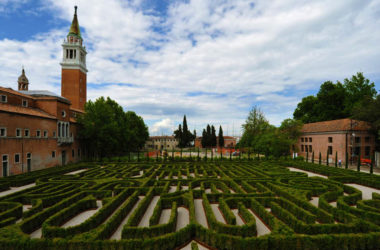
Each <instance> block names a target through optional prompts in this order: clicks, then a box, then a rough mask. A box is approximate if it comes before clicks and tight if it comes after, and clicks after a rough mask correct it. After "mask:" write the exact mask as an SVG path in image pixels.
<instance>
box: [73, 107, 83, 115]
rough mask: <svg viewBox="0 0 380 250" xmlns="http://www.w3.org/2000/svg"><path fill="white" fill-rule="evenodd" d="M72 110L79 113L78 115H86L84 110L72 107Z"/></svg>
mask: <svg viewBox="0 0 380 250" xmlns="http://www.w3.org/2000/svg"><path fill="white" fill-rule="evenodd" d="M70 110H71V111H74V112H77V113H81V114H84V110H81V109H76V108H73V107H70Z"/></svg>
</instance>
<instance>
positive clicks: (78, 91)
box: [61, 6, 87, 111]
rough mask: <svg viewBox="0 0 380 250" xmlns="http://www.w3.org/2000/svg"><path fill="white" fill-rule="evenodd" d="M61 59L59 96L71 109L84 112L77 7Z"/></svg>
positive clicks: (83, 59) (83, 64) (83, 66)
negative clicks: (63, 98)
mask: <svg viewBox="0 0 380 250" xmlns="http://www.w3.org/2000/svg"><path fill="white" fill-rule="evenodd" d="M62 48H63V58H62V62H61V66H62V82H61V96H63V97H65V98H67V99H69V100H70V101H71V107H72V108H75V109H79V110H83V111H84V104H85V103H86V100H87V68H86V54H87V52H86V47H85V46H83V39H82V37H81V34H80V29H79V23H78V17H77V6H75V12H74V18H73V21H72V23H71V27H70V31H69V34H68V35H67V37H66V39H65V40H64V41H63V44H62Z"/></svg>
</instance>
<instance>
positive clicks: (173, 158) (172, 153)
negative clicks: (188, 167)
mask: <svg viewBox="0 0 380 250" xmlns="http://www.w3.org/2000/svg"><path fill="white" fill-rule="evenodd" d="M172 161H174V147H173V148H172Z"/></svg>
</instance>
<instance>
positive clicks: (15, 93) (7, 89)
mask: <svg viewBox="0 0 380 250" xmlns="http://www.w3.org/2000/svg"><path fill="white" fill-rule="evenodd" d="M0 90H1V91H4V92H8V93H10V94H13V95H18V96H22V97H26V98H29V99H35V98H34V97H33V96H30V95H27V94H24V93H21V92H19V91H16V90H13V89H11V88H4V87H0Z"/></svg>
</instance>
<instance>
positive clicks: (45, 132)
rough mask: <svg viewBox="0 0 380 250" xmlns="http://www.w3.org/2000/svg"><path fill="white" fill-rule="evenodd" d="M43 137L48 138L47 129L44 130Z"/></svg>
mask: <svg viewBox="0 0 380 250" xmlns="http://www.w3.org/2000/svg"><path fill="white" fill-rule="evenodd" d="M44 138H48V132H47V130H44Z"/></svg>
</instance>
